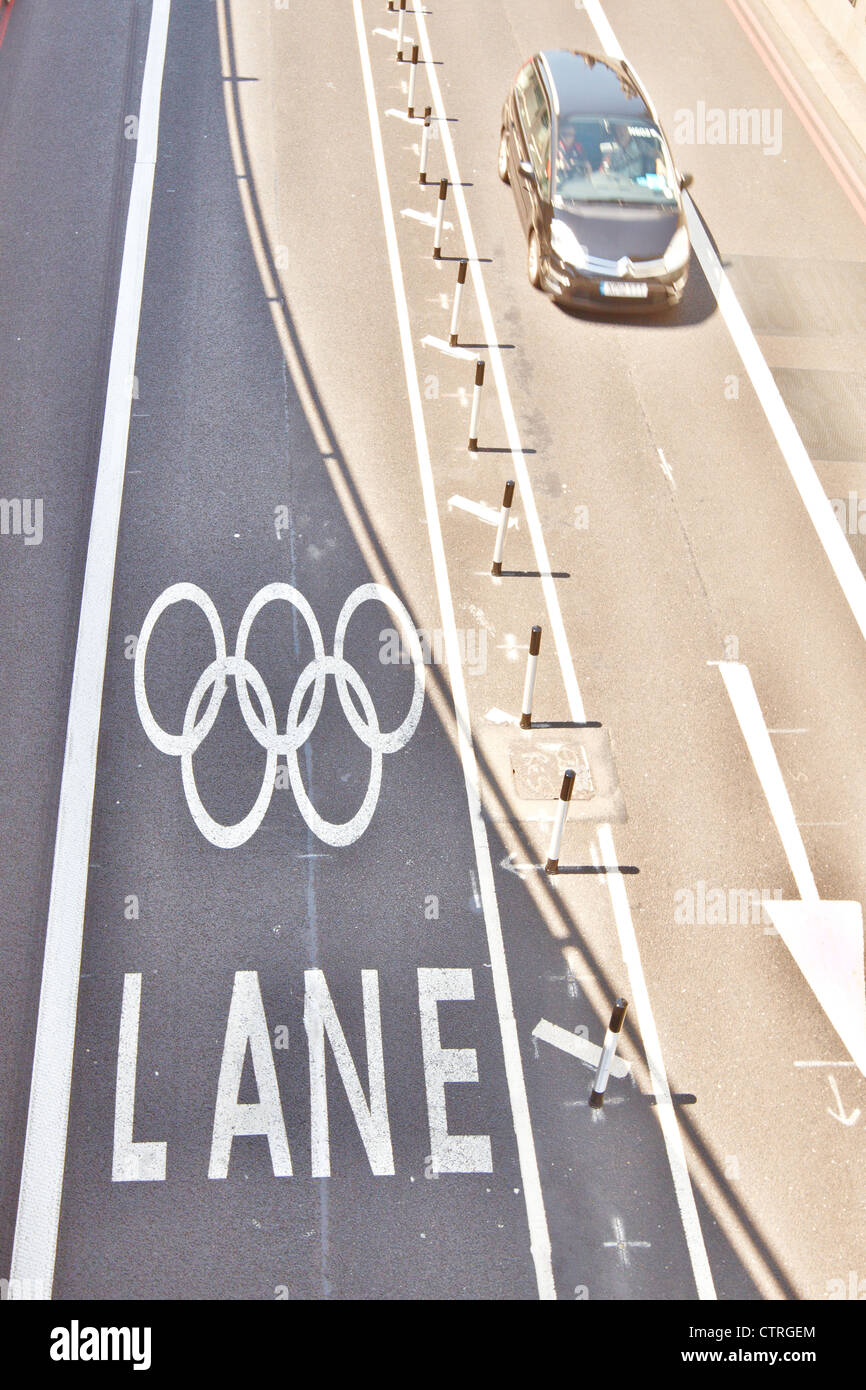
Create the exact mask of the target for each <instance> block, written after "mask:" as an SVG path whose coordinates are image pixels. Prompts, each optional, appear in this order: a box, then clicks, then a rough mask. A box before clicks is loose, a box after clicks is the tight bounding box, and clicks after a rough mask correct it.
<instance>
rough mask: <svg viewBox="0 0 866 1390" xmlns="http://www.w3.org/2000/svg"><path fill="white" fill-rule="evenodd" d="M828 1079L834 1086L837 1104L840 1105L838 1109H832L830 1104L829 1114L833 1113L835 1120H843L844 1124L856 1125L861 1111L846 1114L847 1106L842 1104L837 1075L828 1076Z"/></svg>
mask: <svg viewBox="0 0 866 1390" xmlns="http://www.w3.org/2000/svg"><path fill="white" fill-rule="evenodd" d="M827 1080H828V1081H829V1082H830V1085H831V1087H832V1088H833V1095H834V1096H835V1097H836V1104H837V1105H838V1107H839V1109H838V1111H837V1110H831V1109H830V1107H829V1105H828V1106H827V1114H828V1115H832V1116H833V1119H834V1120H841V1121H842V1123H843V1125H856V1123H857V1121H858V1120H859V1118H860V1111H859V1110H852V1111H851V1114H850V1115H846V1114H845V1107H844V1105H843V1104H842V1097H841V1096H840V1094H839V1087H838V1086H837V1085H836V1078H835V1076H828V1077H827Z"/></svg>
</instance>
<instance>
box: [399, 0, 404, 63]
mask: <svg viewBox="0 0 866 1390" xmlns="http://www.w3.org/2000/svg"><path fill="white" fill-rule="evenodd" d="M405 22H406V0H400V12H399V14H398V15H397V62H398V63H402V61H403V25H404V24H405Z"/></svg>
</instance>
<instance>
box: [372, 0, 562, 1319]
mask: <svg viewBox="0 0 866 1390" xmlns="http://www.w3.org/2000/svg"><path fill="white" fill-rule="evenodd" d="M352 4H353V9H354V14H355V28H356V30H357V35H358V49H359V52H360V58H361V70H362V73H363V78H364V94H365V96H366V100H367V112H368V115H369V121H370V137H371V141H372V145H373V158H374V162H375V166H376V180H377V183H378V187H379V200H380V203H381V206H382V221H383V223H384V228H385V242H386V246H387V250H388V264H389V268H390V272H391V280H392V284H393V288H394V300H395V304H396V310H397V323H398V327H399V332H400V346H401V349H402V353H403V366H404V370H405V375H406V388H407V392H408V396H409V406H410V411H411V415H412V428H413V431H414V435H415V450H416V454H417V457H418V471H419V473H420V477H421V489H422V492H423V494H424V509H425V512H426V514H427V524H428V534H429V537H430V551H431V556H432V560H433V572H434V575H435V578H436V589H437V592H438V596H439V608H440V612H441V615H442V626H443V631H444V634H445V648H446V655H447V660H448V669H449V676H450V683H451V693H452V697H453V700H454V713H455V716H456V722H457V743H458V749H459V753H460V762H461V765H462V769H463V780H464V782H465V784H466V798H467V802H468V806H469V820H470V825H471V828H472V840H473V845H474V849H475V862H476V866H477V868H478V884H479V891H480V893H481V902H482V907H483V910H484V924H485V930H486V933H487V944H488V950H489V952H490V963H491V973H492V977H493V989H494V994H495V997H496V1007H497V1014H498V1018H499V1028H500V1035H501V1038H502V1051H503V1057H504V1063H505V1076H506V1082H507V1085H508V1096H509V1101H510V1104H511V1114H512V1121H513V1125H514V1134H515V1138H516V1141H517V1155H518V1161H519V1164H520V1174H521V1179H522V1187H523V1199H524V1203H525V1206H526V1217H527V1222H528V1226H529V1238H530V1252H531V1255H532V1260H533V1264H534V1268H535V1278H536V1283H537V1287H538V1294H539V1297H540V1298H542V1299H555V1298H556V1287H555V1284H554V1280H553V1262H552V1254H551V1248H550V1234H549V1232H548V1229H547V1214H546V1212H545V1210H544V1197H543V1194H542V1191H541V1179H540V1177H539V1172H538V1159H537V1156H536V1152H535V1139H534V1137H533V1133H532V1122H531V1119H530V1115H529V1102H528V1099H527V1095H526V1079H525V1077H524V1074H523V1062H522V1059H521V1056H520V1043H519V1040H518V1036H517V1023H516V1020H515V1017H514V1004H513V1001H512V997H511V983H510V981H509V978H508V966H507V963H506V959H505V946H504V942H503V939H502V923H501V921H500V918H499V904H498V903H497V900H496V889H495V885H494V881H493V863H492V861H491V858H490V846H489V842H488V839H487V830H486V827H485V824H484V818H483V814H482V809H481V793H480V787H479V774H478V765H477V763H476V761H475V751H474V748H473V743H472V731H471V721H470V714H469V702H468V700H467V697H466V686H465V683H464V679H463V668H462V666H461V664H460V647H459V643H458V638H457V623H456V618H455V614H454V600H453V598H452V595H451V587H450V583H449V579H448V565H447V561H446V559H445V545H444V542H443V539H442V526H441V522H440V519H439V511H438V507H437V504H436V489H435V485H434V481H433V469H432V467H431V463H430V448H429V442H428V439H427V429H426V425H425V421H424V409H423V405H422V402H421V388H420V386H419V383H418V368H417V364H416V362H415V349H414V345H413V341H412V326H411V321H410V318H409V306H408V303H407V300H406V287H405V283H404V280H403V270H402V266H401V263H400V252H399V248H398V244H397V224H396V221H395V218H394V205H393V202H392V199H391V190H390V187H389V184H388V174H387V170H386V167H385V151H384V147H383V144H382V129H381V125H380V122H379V116H378V111H377V107H376V89H375V86H374V83H373V72H372V67H371V64H370V50H369V46H368V44H367V35H366V31H365V28H364V17H363V12H362V9H361V0H352ZM419 18H420V16H419Z"/></svg>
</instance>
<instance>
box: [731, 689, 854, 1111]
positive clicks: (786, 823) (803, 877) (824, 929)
mask: <svg viewBox="0 0 866 1390" xmlns="http://www.w3.org/2000/svg"><path fill="white" fill-rule="evenodd" d="M713 664H714V665H716V664H717V665H718V667H719V670H720V671H721V674H722V679H723V680H724V682H725V687H726V689H727V692H728V695H729V696H730V699H731V704H732V705H733V707H734V713H735V714H736V716H737V720H738V722H739V725H740V728H741V729H742V731H743V737H744V738H745V740H746V745H747V747H748V749H749V752H750V754H751V756H752V761H753V763H754V764H755V771H756V772H757V774H758V777H759V779H760V782H761V786H762V787H763V790H764V795H765V796H766V798H767V803H768V805H769V807H770V814H771V815H772V817H773V820H774V821H775V823H776V829H777V830H778V832H779V838H780V839H781V841H782V846H783V848H784V850H785V854H786V856H787V859H788V863H789V864H790V866H791V872H792V873H793V875H794V881H795V883H796V885H797V889H798V891H799V893H800V898H801V901H800V902H778V901H775V900H774V901H767V902H765V903H764V904H763V906H764V908H765V909H766V911H767V913H768V915H769V916H770V918H771V920H772V922H773V925H774V927H775V928H776V930H777V931H778V933H779V935H780V936H781V938H782V940H783V941H784V943H785V945H786V946H787V948H788V950H789V951H790V952H791V955H792V956H793V957H794V960H795V961H796V962H797V965H798V966H799V967H800V969H801V971H802V972H803V975H804V976H805V978H806V981H807V983H808V985H809V987H810V989H811V990H812V992H813V994H814V995H815V998H816V999H817V1000H818V1003H819V1004H820V1005H821V1008H822V1009H823V1010H824V1012H825V1014H826V1015H827V1017H828V1018H829V1020H830V1022H831V1023H832V1025H833V1027H834V1028H835V1029H836V1032H837V1033H838V1034H839V1037H840V1038H841V1039H842V1042H843V1043H844V1044H845V1046H846V1047H847V1049H848V1051H849V1052H850V1054H851V1056H852V1057H853V1059H854V1061H855V1062H856V1063H857V1066H858V1067H859V1068H860V1071H861V1072H862V1073H863V1075H864V1076H866V977H864V970H863V909H862V907H861V905H860V903H857V902H822V900H821V898H820V897H819V895H818V889H817V886H816V884H815V879H814V877H813V875H812V870H811V868H810V866H809V860H808V857H807V855H806V847H805V845H804V844H803V837H802V835H801V834H800V829H799V826H798V825H797V820H796V817H795V815H794V808H793V806H792V805H791V798H790V797H789V796H788V789H787V787H786V786H785V780H784V778H783V776H782V771H781V768H780V767H779V763H778V759H777V758H776V752H775V749H774V748H773V745H772V742H771V740H770V735H769V733H768V732H767V726H766V724H765V722H764V716H763V714H762V713H761V707H760V705H759V703H758V697H757V695H756V694H755V687H754V685H753V684H752V677H751V675H750V673H749V668H748V667H747V666H744V665H743V663H742V662H739V661H719V662H718V663H713ZM837 1118H839V1117H837Z"/></svg>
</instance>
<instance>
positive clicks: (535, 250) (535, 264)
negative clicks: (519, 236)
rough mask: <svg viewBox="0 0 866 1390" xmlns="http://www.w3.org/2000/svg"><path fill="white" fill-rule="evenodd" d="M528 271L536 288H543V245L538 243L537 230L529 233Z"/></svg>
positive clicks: (530, 279) (527, 249)
mask: <svg viewBox="0 0 866 1390" xmlns="http://www.w3.org/2000/svg"><path fill="white" fill-rule="evenodd" d="M526 273H527V275H528V276H529V283H530V285H533V286H534V287H535V289H537V290H540V289H541V247H540V246H539V245H538V237H537V236H536V234H535V231H534V230H533V231H531V232H530V233H529V243H528V245H527V248H526Z"/></svg>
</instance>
